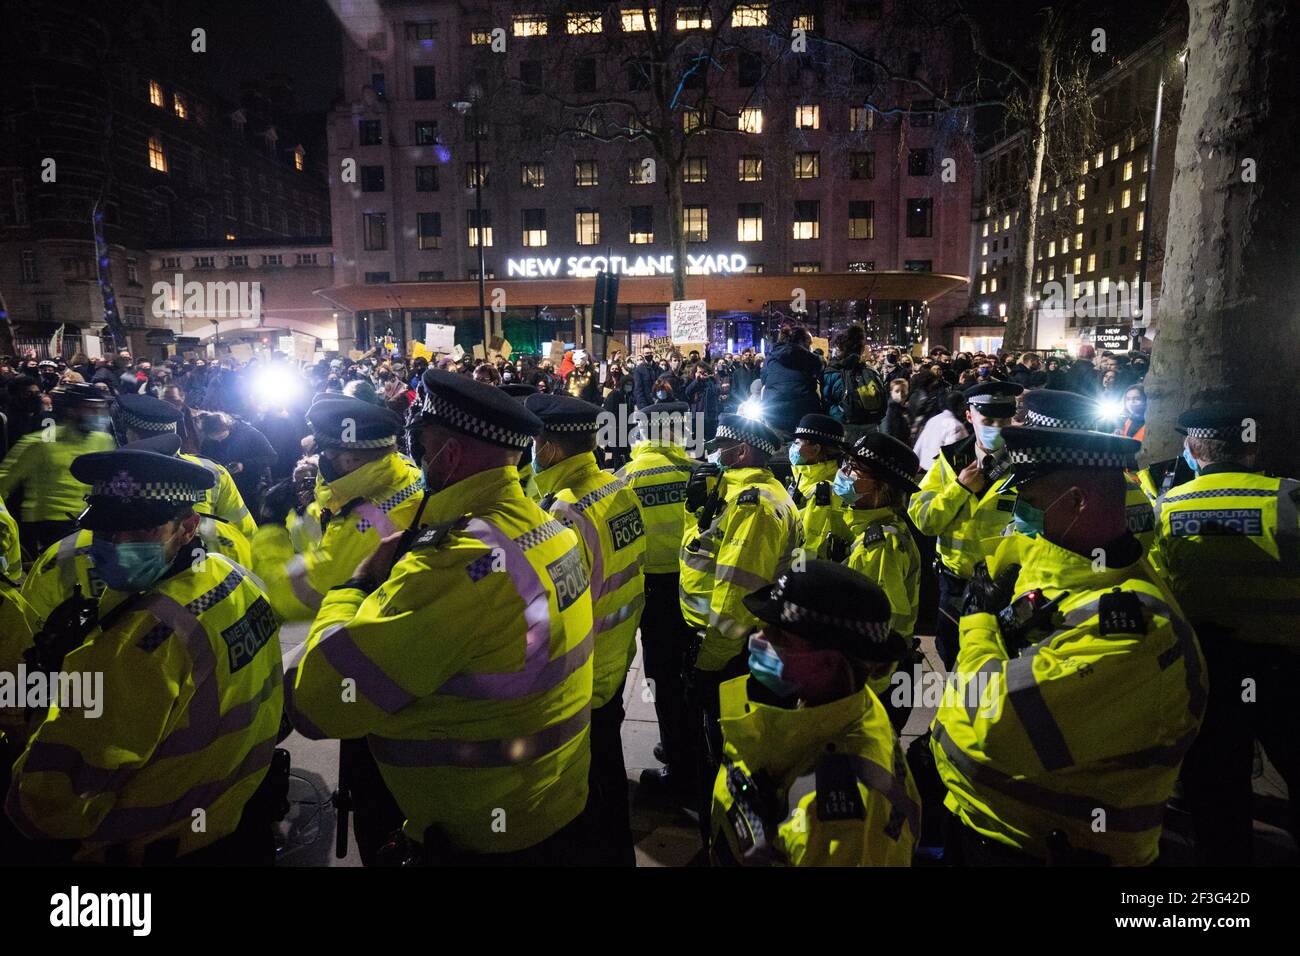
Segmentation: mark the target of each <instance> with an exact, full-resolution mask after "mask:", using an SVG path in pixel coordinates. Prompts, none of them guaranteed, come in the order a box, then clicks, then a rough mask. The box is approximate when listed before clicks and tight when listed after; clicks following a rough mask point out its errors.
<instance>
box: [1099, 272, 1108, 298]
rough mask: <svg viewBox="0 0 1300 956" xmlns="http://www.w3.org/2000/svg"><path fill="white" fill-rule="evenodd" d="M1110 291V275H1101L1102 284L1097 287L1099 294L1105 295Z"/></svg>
mask: <svg viewBox="0 0 1300 956" xmlns="http://www.w3.org/2000/svg"><path fill="white" fill-rule="evenodd" d="M1109 291H1110V276H1102V277H1101V286H1100V287H1099V288H1098V289H1097V292H1098V294H1099V295H1105V294H1106V293H1107V292H1109Z"/></svg>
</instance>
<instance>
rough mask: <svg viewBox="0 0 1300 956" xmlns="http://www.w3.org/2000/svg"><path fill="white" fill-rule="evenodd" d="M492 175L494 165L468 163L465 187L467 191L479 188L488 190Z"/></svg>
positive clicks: (466, 165)
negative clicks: (489, 179) (489, 178)
mask: <svg viewBox="0 0 1300 956" xmlns="http://www.w3.org/2000/svg"><path fill="white" fill-rule="evenodd" d="M491 174H492V165H491V164H490V163H466V164H465V186H466V188H467V189H474V188H476V187H478V186H482V188H484V189H487V185H488V177H489V176H490V175H491Z"/></svg>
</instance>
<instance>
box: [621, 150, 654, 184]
mask: <svg viewBox="0 0 1300 956" xmlns="http://www.w3.org/2000/svg"><path fill="white" fill-rule="evenodd" d="M627 181H628V183H629V184H630V185H633V186H648V185H649V184H650V183H652V182H654V181H655V161H654V160H653V159H652V158H650V157H649V156H647V157H645V158H644V159H629V160H628V161H627Z"/></svg>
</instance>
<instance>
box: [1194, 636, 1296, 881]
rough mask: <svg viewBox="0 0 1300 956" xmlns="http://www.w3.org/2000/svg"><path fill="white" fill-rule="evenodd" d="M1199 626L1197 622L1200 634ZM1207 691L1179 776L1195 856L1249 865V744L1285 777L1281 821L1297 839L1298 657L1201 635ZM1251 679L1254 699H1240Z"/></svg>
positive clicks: (1251, 833) (1251, 808) (1251, 751)
mask: <svg viewBox="0 0 1300 956" xmlns="http://www.w3.org/2000/svg"><path fill="white" fill-rule="evenodd" d="M1207 630H1208V629H1206V628H1200V627H1198V628H1197V633H1198V634H1200V635H1202V637H1203V638H1205V632H1206V631H1207ZM1201 646H1202V650H1203V651H1204V652H1205V662H1206V667H1207V669H1208V671H1209V680H1210V695H1209V700H1208V702H1207V704H1206V709H1205V720H1204V722H1203V723H1202V724H1201V732H1200V735H1199V736H1198V737H1197V738H1196V741H1195V742H1194V743H1193V744H1192V747H1191V749H1190V750H1189V751H1188V752H1187V756H1186V757H1185V758H1184V760H1183V768H1182V780H1183V790H1184V795H1185V796H1186V799H1187V803H1188V806H1189V808H1190V809H1191V812H1192V822H1193V826H1194V828H1195V832H1196V851H1197V859H1198V862H1200V863H1201V864H1203V865H1208V866H1249V865H1250V864H1251V862H1252V857H1253V843H1254V826H1253V821H1254V806H1253V804H1254V790H1253V787H1252V785H1251V776H1252V771H1253V767H1254V742H1255V741H1256V740H1258V741H1260V743H1262V744H1263V745H1264V750H1265V752H1266V753H1267V754H1268V758H1269V760H1270V761H1272V763H1273V765H1274V766H1275V767H1276V768H1277V769H1278V772H1279V773H1281V774H1282V778H1283V779H1284V780H1285V781H1286V786H1287V793H1288V796H1289V800H1290V813H1289V817H1288V821H1287V827H1288V829H1289V830H1290V832H1291V836H1292V838H1293V839H1295V840H1296V842H1297V843H1300V711H1297V710H1296V708H1295V704H1294V688H1295V686H1296V681H1297V680H1300V657H1297V656H1296V655H1295V654H1294V653H1293V652H1292V653H1289V652H1287V651H1285V650H1283V649H1281V648H1273V647H1262V646H1258V645H1252V644H1244V643H1240V642H1235V641H1232V640H1231V639H1229V638H1225V637H1210V638H1208V639H1203V641H1202V645H1201ZM1248 680H1249V681H1252V682H1253V686H1254V701H1253V702H1252V701H1245V700H1242V697H1243V695H1245V694H1246V690H1245V688H1244V687H1243V684H1244V682H1246V681H1248Z"/></svg>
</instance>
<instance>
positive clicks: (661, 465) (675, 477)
mask: <svg viewBox="0 0 1300 956" xmlns="http://www.w3.org/2000/svg"><path fill="white" fill-rule="evenodd" d="M693 469H694V464H693V463H692V462H691V459H690V458H688V457H687V455H686V449H684V448H682V446H681V445H675V444H673V443H672V442H668V441H642V442H638V443H637V444H635V445H633V446H632V460H631V461H629V462H628V463H627V464H626V465H624V466H623V467H622V468H621V469H620V470H619V471H617V472H616V473H615V475H614V477H616V478H618V479H619V480H620V481H622V482H623V483H624V484H625V485H627V486H628V487H629V488H631V489H632V491H633V493H634V494H635V495H636V496H637V500H638V501H640V502H641V517H642V518H643V519H644V521H645V573H646V574H676V573H677V571H678V567H677V559H678V555H679V554H680V553H681V550H682V528H683V527H684V525H685V523H686V482H687V481H688V480H689V479H690V477H691V471H692V470H693Z"/></svg>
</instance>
